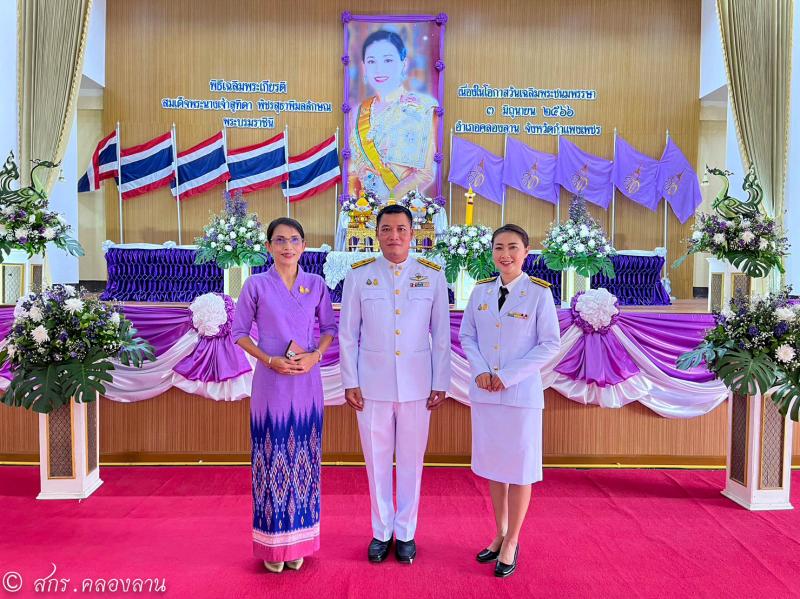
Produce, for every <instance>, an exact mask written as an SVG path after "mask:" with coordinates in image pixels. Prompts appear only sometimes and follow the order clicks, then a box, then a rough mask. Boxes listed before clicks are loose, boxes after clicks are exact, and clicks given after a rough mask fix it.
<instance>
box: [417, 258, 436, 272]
mask: <svg viewBox="0 0 800 599" xmlns="http://www.w3.org/2000/svg"><path fill="white" fill-rule="evenodd" d="M417 262H419V263H420V264H422V265H423V266H427V267H428V268H432V269H433V270H442V267H441V266H439V265H438V264H436V262H431V261H430V260H426V259H425V258H417Z"/></svg>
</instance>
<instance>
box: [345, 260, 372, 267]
mask: <svg viewBox="0 0 800 599" xmlns="http://www.w3.org/2000/svg"><path fill="white" fill-rule="evenodd" d="M375 260H376V259H375V258H367V259H366V260H359V261H358V262H353V263H352V264H351V265H350V268H361V267H362V266H366V265H367V264H372V263H373V262H375Z"/></svg>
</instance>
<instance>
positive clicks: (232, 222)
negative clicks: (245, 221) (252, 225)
mask: <svg viewBox="0 0 800 599" xmlns="http://www.w3.org/2000/svg"><path fill="white" fill-rule="evenodd" d="M228 222H229V223H231V224H234V223H235V222H236V217H235V216H232V217H231V218H230V220H229V221H228Z"/></svg>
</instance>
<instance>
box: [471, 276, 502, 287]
mask: <svg viewBox="0 0 800 599" xmlns="http://www.w3.org/2000/svg"><path fill="white" fill-rule="evenodd" d="M496 280H497V277H489V278H488V279H481V280H480V281H475V284H476V285H482V284H483V283H493V282H494V281H496Z"/></svg>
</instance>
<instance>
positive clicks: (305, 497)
mask: <svg viewBox="0 0 800 599" xmlns="http://www.w3.org/2000/svg"><path fill="white" fill-rule="evenodd" d="M305 247H306V245H305V235H304V233H303V228H302V226H301V225H300V223H298V222H297V221H295V220H293V219H290V218H278V219H275V220H274V221H272V222H271V223H270V225H269V227H268V228H267V248H268V249H269V251H270V253H271V254H272V257H273V259H274V264H273V266H272V267H270V269H269V270H267V271H266V272H263V273H260V274H257V275H254V276H251V277H250V278H248V279H247V281H246V282H245V284H244V288H243V289H242V294H241V296H240V297H239V301H238V303H237V305H236V316H235V318H234V322H233V329H232V332H231V334H232V335H233V339H234V341H235V342H236V343H238V344H239V345H240V346H241V347H242V348H243V349H244V350H245V351H246V352H247V353H249V354H250V355H251V356H253V357H254V358H256V360H258V362H257V364H256V369H255V374H254V375H253V389H252V392H251V399H250V434H251V440H252V453H251V455H252V470H253V554H254V555H255V556H256V557H257V558H259V559H261V560H263V561H264V566H265V567H266V568H267V570H269V571H270V572H281V571H282V570H283V568H284V565H286V567H288V568H291V569H294V570H297V569H299V568H300V566H302V564H303V558H304V557H305V556H307V555H310V554H311V553H313V552H315V551H317V550H318V549H319V516H320V460H321V454H322V412H323V397H322V377H321V374H320V369H319V363H320V361H321V360H322V356H323V355H324V354H325V351H326V350H327V349H328V347H329V346H330V344H331V341H332V340H333V338H334V336H335V335H336V331H337V326H336V321H335V318H334V314H333V306H332V305H331V300H330V295H329V293H328V288H327V286H326V285H325V280H324V279H322V277H319V276H318V275H315V274H311V273H307V272H305V271H303V269H302V268H300V266H299V264H298V261H299V260H300V256H301V255H302V253H303V251H304V250H305ZM317 322H319V342H318V343H317V341H316V340H315V324H316V323H317ZM254 323H255V325H256V329H257V331H258V345H256V344H255V343H254V342H253V340H252V339H251V338H250V331H251V327H252V325H253V324H254ZM292 342H294V343H293V346H294V344H296V345H297V346H299V348H300V349H296V352H297V355H296V356H295V357H286V355H287V349H288V346H289V344H290V343H292ZM289 355H290V356H291V353H289Z"/></svg>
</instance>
